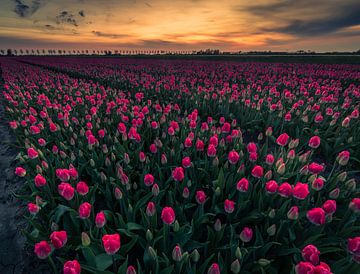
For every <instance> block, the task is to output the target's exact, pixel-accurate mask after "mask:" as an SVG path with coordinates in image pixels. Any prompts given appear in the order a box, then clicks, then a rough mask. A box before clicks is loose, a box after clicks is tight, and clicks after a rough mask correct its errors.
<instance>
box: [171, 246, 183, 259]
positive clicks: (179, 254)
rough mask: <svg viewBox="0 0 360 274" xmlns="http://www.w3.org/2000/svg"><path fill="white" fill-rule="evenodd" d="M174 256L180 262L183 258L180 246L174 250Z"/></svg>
mask: <svg viewBox="0 0 360 274" xmlns="http://www.w3.org/2000/svg"><path fill="white" fill-rule="evenodd" d="M172 258H173V260H174V261H175V262H180V261H181V259H182V252H181V248H180V246H178V245H177V246H175V247H174V249H173V251H172Z"/></svg>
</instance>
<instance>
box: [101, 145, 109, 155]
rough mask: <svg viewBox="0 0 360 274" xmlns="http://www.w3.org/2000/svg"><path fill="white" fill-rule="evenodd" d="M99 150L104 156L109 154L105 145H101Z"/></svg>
mask: <svg viewBox="0 0 360 274" xmlns="http://www.w3.org/2000/svg"><path fill="white" fill-rule="evenodd" d="M101 150H102V152H103V153H104V154H107V153H108V152H109V150H108V147H107V145H106V144H103V145H102V147H101Z"/></svg>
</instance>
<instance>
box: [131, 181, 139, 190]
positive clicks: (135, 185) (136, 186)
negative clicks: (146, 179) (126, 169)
mask: <svg viewBox="0 0 360 274" xmlns="http://www.w3.org/2000/svg"><path fill="white" fill-rule="evenodd" d="M132 187H133V189H134V190H136V189H137V188H138V185H137V183H136V182H135V183H133V184H132Z"/></svg>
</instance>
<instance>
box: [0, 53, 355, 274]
mask: <svg viewBox="0 0 360 274" xmlns="http://www.w3.org/2000/svg"><path fill="white" fill-rule="evenodd" d="M0 64H1V71H2V78H3V80H4V86H3V87H2V101H1V102H2V104H3V105H4V108H5V110H6V119H7V121H8V123H9V128H10V130H11V131H12V133H13V135H14V138H16V144H17V146H18V155H17V157H16V166H17V167H16V170H15V174H16V175H14V176H19V177H22V179H21V180H23V182H24V183H23V185H22V186H21V189H20V190H19V191H17V193H15V194H14V195H15V196H16V198H17V199H18V200H19V201H21V202H22V203H23V205H24V206H25V207H26V213H25V214H24V215H23V216H21V218H22V219H24V220H26V223H27V227H26V229H25V230H24V231H23V233H24V234H25V236H26V239H27V244H28V245H29V246H31V249H32V250H33V252H34V253H33V254H34V255H33V256H34V257H35V258H36V260H42V261H46V262H47V263H48V266H49V271H50V273H64V274H77V273H96V274H107V273H109V274H110V273H119V274H121V273H126V274H134V273H154V274H155V273H160V274H170V273H194V274H195V273H208V274H218V273H274V274H275V273H297V274H305V273H307V274H328V273H360V185H359V180H360V174H359V172H360V118H359V110H360V65H349V64H304V63H303V64H297V63H263V62H230V61H209V60H207V61H206V60H161V59H151V58H148V59H135V58H134V59H131V58H85V57H84V58H80V57H78V58H75V57H37V58H36V57H18V58H3V59H1V60H0ZM19 179H20V178H19ZM19 203H20V202H19Z"/></svg>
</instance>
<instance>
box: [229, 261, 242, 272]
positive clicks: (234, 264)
mask: <svg viewBox="0 0 360 274" xmlns="http://www.w3.org/2000/svg"><path fill="white" fill-rule="evenodd" d="M230 269H231V272H232V273H239V272H240V262H239V260H238V259H236V260H235V261H233V262H232V263H231V266H230Z"/></svg>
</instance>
